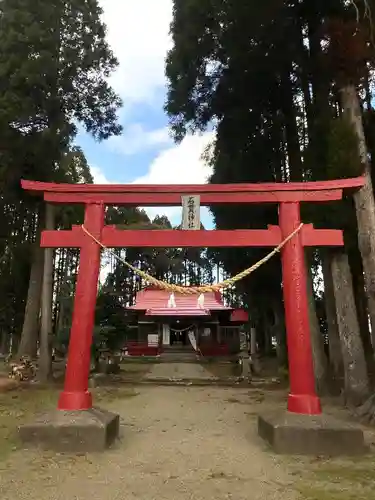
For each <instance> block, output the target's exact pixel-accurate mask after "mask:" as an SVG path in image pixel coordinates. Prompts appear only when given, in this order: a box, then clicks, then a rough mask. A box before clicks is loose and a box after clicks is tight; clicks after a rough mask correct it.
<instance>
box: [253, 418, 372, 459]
mask: <svg viewBox="0 0 375 500" xmlns="http://www.w3.org/2000/svg"><path fill="white" fill-rule="evenodd" d="M258 434H259V436H260V437H261V438H263V439H264V440H265V441H266V442H267V443H268V444H270V445H271V448H272V449H273V450H274V451H275V452H276V453H280V454H285V455H288V454H289V455H327V456H340V455H342V456H345V455H361V454H364V453H366V452H367V448H366V445H365V441H364V435H363V432H362V430H361V429H359V428H358V427H354V426H352V425H350V424H347V423H345V422H341V421H339V420H336V419H334V418H332V417H329V416H327V415H313V416H310V415H299V414H297V413H289V412H277V413H271V414H268V415H263V416H260V417H259V418H258Z"/></svg>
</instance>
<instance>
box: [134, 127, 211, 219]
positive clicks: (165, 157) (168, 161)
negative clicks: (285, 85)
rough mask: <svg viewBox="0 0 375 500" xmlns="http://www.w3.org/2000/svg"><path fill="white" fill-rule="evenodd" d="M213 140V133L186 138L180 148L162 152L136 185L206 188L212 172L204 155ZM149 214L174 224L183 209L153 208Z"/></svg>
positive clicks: (174, 147)
mask: <svg viewBox="0 0 375 500" xmlns="http://www.w3.org/2000/svg"><path fill="white" fill-rule="evenodd" d="M213 138H214V133H213V132H206V133H205V134H202V135H188V136H186V137H185V138H184V140H183V141H182V142H181V143H180V144H177V145H174V146H173V147H170V148H168V149H165V150H164V151H161V153H160V154H159V155H158V156H157V157H156V159H155V160H154V161H153V162H152V163H151V165H150V169H149V171H148V173H147V174H146V175H144V176H142V177H138V178H137V179H135V180H134V181H133V184H205V183H206V182H207V180H208V178H209V176H210V175H211V172H212V171H211V168H210V167H209V166H208V165H207V163H206V162H205V161H204V160H203V159H202V154H203V152H204V150H205V148H206V147H207V146H208V145H209V144H210V143H211V142H212V140H213ZM147 212H148V214H149V216H150V217H155V215H161V214H164V215H167V216H168V218H169V219H171V220H172V221H173V222H174V223H177V222H179V220H180V218H181V215H180V214H181V207H155V208H154V207H150V208H147Z"/></svg>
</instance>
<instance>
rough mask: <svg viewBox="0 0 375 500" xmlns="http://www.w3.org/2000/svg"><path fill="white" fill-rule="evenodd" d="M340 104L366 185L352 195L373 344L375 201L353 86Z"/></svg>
mask: <svg viewBox="0 0 375 500" xmlns="http://www.w3.org/2000/svg"><path fill="white" fill-rule="evenodd" d="M341 98H342V107H343V109H344V113H345V115H346V116H347V117H348V120H349V121H350V123H351V124H352V126H353V130H354V131H355V133H356V136H357V138H358V154H359V157H360V160H361V163H362V165H363V171H364V176H365V181H366V183H365V185H364V187H363V188H361V189H359V190H358V191H356V193H355V194H354V202H355V207H356V215H357V224H358V247H359V251H360V252H361V257H362V263H363V271H364V276H365V286H366V295H367V301H368V310H369V315H370V323H371V335H372V346H373V347H374V346H375V230H374V229H375V201H374V191H373V187H372V180H371V166H370V162H369V160H368V154H367V146H366V141H365V134H364V130H363V122H362V115H361V108H360V104H359V99H358V95H357V90H356V88H355V86H354V85H347V86H345V87H343V88H342V89H341Z"/></svg>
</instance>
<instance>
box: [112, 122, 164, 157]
mask: <svg viewBox="0 0 375 500" xmlns="http://www.w3.org/2000/svg"><path fill="white" fill-rule="evenodd" d="M171 142H172V139H171V136H170V134H169V130H168V127H163V128H160V129H156V130H145V128H144V127H143V125H142V124H140V123H134V124H132V125H130V126H128V127H126V129H125V130H124V132H123V134H122V135H121V136H118V137H111V138H110V139H108V141H107V146H108V148H109V149H110V150H112V151H115V152H117V153H121V154H123V155H125V156H129V155H134V154H137V153H139V152H142V151H145V150H146V149H149V148H154V147H157V146H158V147H160V146H165V145H167V144H169V143H171Z"/></svg>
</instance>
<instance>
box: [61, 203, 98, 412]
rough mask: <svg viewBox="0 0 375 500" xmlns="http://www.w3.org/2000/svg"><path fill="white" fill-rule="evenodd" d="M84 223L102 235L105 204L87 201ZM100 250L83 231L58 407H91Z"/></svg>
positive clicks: (63, 408) (79, 408)
mask: <svg viewBox="0 0 375 500" xmlns="http://www.w3.org/2000/svg"><path fill="white" fill-rule="evenodd" d="M85 227H86V228H87V230H88V231H89V232H90V233H91V234H92V235H93V236H95V238H96V239H98V240H100V239H101V233H102V230H103V227H104V206H103V205H102V204H99V203H97V204H94V203H91V204H87V205H86V207H85ZM100 254H101V248H100V246H99V245H98V244H97V243H96V242H95V241H94V240H93V239H92V238H90V237H89V236H87V235H85V239H84V243H83V246H82V247H81V252H80V258H79V272H78V278H77V284H76V291H75V298H74V309H73V319H72V327H71V332H70V341H69V351H68V361H67V367H66V375H65V385H64V390H63V392H62V393H61V395H60V399H59V402H58V408H59V410H88V409H90V408H91V407H92V396H91V393H90V392H89V390H88V380H89V375H90V363H91V345H92V336H93V329H94V321H95V304H96V296H97V291H98V279H99V272H100Z"/></svg>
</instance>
